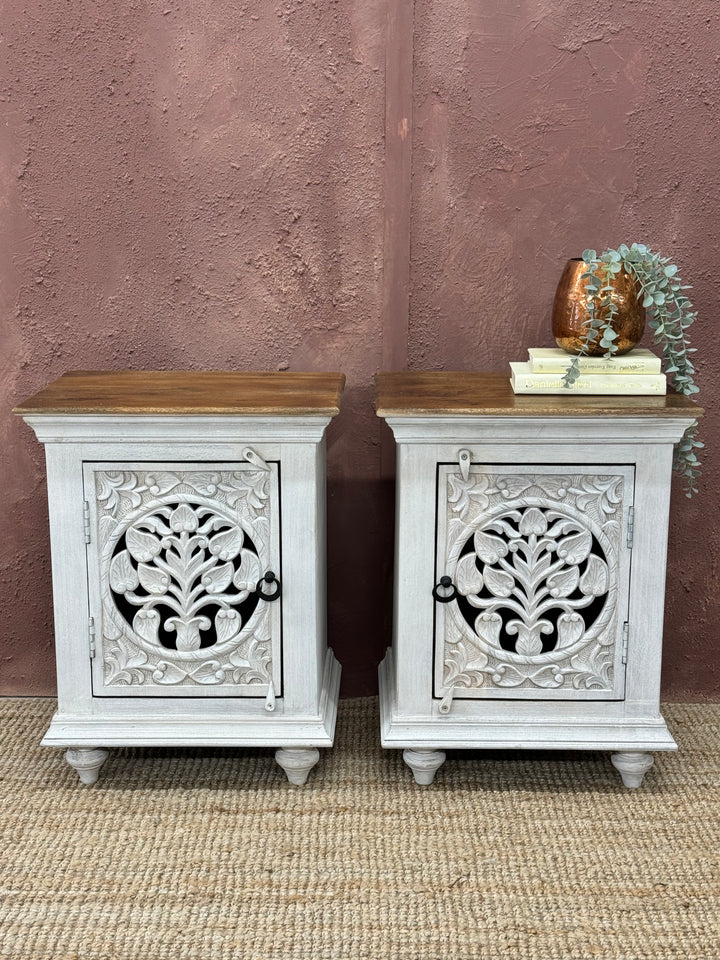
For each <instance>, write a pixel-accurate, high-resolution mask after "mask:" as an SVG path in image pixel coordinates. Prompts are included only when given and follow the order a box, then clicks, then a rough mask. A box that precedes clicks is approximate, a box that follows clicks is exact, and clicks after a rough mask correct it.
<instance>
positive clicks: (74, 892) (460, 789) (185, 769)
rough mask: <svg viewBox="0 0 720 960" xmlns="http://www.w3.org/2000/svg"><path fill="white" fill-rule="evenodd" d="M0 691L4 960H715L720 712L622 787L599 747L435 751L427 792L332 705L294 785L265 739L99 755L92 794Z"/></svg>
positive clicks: (361, 714) (708, 710) (371, 711)
mask: <svg viewBox="0 0 720 960" xmlns="http://www.w3.org/2000/svg"><path fill="white" fill-rule="evenodd" d="M53 709H54V703H53V702H52V701H50V700H42V699H7V700H0V739H1V741H2V753H1V755H0V776H1V780H0V792H1V802H2V811H1V816H2V838H1V839H0V859H1V861H2V863H1V866H2V873H1V876H0V956H2V957H3V958H5V957H10V958H13V960H29V958H32V960H34V958H48V960H50V958H52V960H70V958H72V960H105V958H108V960H130V958H131V960H166V958H167V960H178V958H198V960H225V958H228V960H229V958H232V960H235V958H238V960H255V958H263V960H265V958H272V960H275V958H277V960H294V958H302V960H356V958H372V960H385V958H389V960H394V958H403V960H404V958H410V960H426V958H427V960H430V958H432V960H435V958H437V960H453V958H488V960H496V958H518V960H566V958H582V960H584V958H593V960H595V958H607V960H645V958H653V960H655V958H657V960H674V958H678V960H679V958H682V960H718V958H720V867H719V859H720V853H719V851H720V750H719V744H720V705H718V706H709V705H702V706H700V705H695V706H688V705H680V706H678V705H674V706H666V708H665V715H666V717H667V719H668V722H669V725H670V727H671V730H672V731H673V733H674V735H675V737H676V739H677V740H678V742H679V745H680V751H679V753H677V754H666V755H657V756H656V765H655V767H654V768H653V770H651V771H650V773H649V774H648V775H647V776H646V778H645V784H644V785H643V787H642V788H641V789H640V790H635V791H631V790H627V789H625V788H624V787H623V786H622V784H621V782H620V778H619V776H618V774H617V773H616V772H615V770H613V768H612V767H611V765H610V761H609V757H608V755H607V754H600V753H584V754H567V753H564V754H551V753H543V754H539V753H532V752H523V753H519V752H518V753H512V754H503V755H498V754H493V753H479V752H462V753H448V760H447V762H446V763H445V765H444V766H443V767H442V768H441V770H440V771H439V773H438V775H437V778H436V782H435V783H434V784H433V785H432V786H431V787H418V786H417V785H415V784H414V782H413V780H412V777H411V774H410V772H409V771H408V770H407V768H406V767H405V766H404V764H403V762H402V759H401V757H400V754H399V753H398V752H394V751H392V752H391V751H383V750H382V748H381V747H380V744H379V735H378V716H377V701H376V700H374V699H367V700H345V701H341V702H340V714H339V722H338V730H337V736H336V746H335V748H334V749H333V750H328V751H323V756H322V759H321V761H320V763H319V764H318V766H317V767H315V769H314V771H313V772H312V774H311V777H310V780H309V781H308V784H307V785H306V786H305V787H293V786H291V785H290V784H289V783H287V781H286V780H285V777H284V775H283V773H282V771H281V770H280V768H279V767H278V766H277V765H276V764H275V762H274V760H273V751H272V750H225V749H222V750H219V749H218V750H211V749H208V750H197V749H193V750H159V749H146V750H118V751H113V752H111V754H110V758H109V760H108V761H107V763H106V764H105V766H104V768H103V770H102V773H101V778H100V781H99V782H98V784H97V785H96V786H95V787H90V788H88V787H84V786H82V785H81V784H80V783H79V781H78V780H77V777H76V775H75V773H74V771H72V770H71V769H70V767H68V766H67V765H66V763H65V761H64V759H63V756H62V753H61V752H60V751H55V750H48V749H43V748H41V747H39V746H38V741H39V740H40V738H41V736H42V734H43V733H44V731H45V728H46V726H47V724H48V722H49V719H50V716H51V713H52V711H53Z"/></svg>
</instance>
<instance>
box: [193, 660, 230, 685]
mask: <svg viewBox="0 0 720 960" xmlns="http://www.w3.org/2000/svg"><path fill="white" fill-rule="evenodd" d="M192 677H193V680H197V682H198V683H205V684H210V683H222V682H223V680H224V679H225V671H224V670H223V669H222V667H221V666H220V661H219V660H206V661H205V663H202V664H200V666H199V667H198V668H197V670H193V672H192Z"/></svg>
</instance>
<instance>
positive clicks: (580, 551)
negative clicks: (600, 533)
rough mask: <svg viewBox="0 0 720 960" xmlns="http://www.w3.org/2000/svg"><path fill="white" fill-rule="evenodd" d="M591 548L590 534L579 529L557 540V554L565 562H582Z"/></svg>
mask: <svg viewBox="0 0 720 960" xmlns="http://www.w3.org/2000/svg"><path fill="white" fill-rule="evenodd" d="M591 550H592V534H591V533H590V531H589V530H581V531H580V533H575V534H572V535H571V536H569V537H564V538H563V539H562V540H559V541H558V547H557V555H558V556H559V557H561V558H562V559H563V560H565V561H566V562H567V563H582V561H583V560H585V559H586V558H587V557H588V556H589V554H590V551H591Z"/></svg>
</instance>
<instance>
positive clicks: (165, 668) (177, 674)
mask: <svg viewBox="0 0 720 960" xmlns="http://www.w3.org/2000/svg"><path fill="white" fill-rule="evenodd" d="M187 675H188V674H187V670H182V669H181V668H180V667H178V666H176V665H175V664H174V663H168V662H167V660H160V661H159V662H158V664H157V666H156V667H155V670H154V671H153V675H152V678H153V680H154V681H155V683H167V684H172V683H180V682H181V681H183V680H184V679H185V677H187Z"/></svg>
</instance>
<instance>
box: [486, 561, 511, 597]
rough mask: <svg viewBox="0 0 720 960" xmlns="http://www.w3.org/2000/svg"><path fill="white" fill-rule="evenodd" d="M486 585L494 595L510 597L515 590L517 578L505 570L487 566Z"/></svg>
mask: <svg viewBox="0 0 720 960" xmlns="http://www.w3.org/2000/svg"><path fill="white" fill-rule="evenodd" d="M484 573H485V586H486V587H487V588H488V590H489V591H490V593H491V594H492V595H493V596H494V597H509V596H510V594H511V593H512V592H513V587H514V586H515V580H514V579H513V578H512V577H511V576H510V574H509V573H505V571H504V570H496V569H495V568H494V567H485V571H484Z"/></svg>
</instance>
